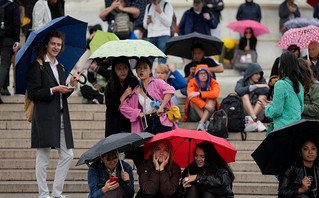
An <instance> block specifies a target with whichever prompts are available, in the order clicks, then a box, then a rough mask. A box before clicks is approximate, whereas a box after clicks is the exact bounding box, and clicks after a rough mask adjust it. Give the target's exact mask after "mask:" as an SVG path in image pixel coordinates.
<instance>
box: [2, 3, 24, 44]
mask: <svg viewBox="0 0 319 198" xmlns="http://www.w3.org/2000/svg"><path fill="white" fill-rule="evenodd" d="M6 2H8V1H7V0H0V6H2V5H4V4H5V3H6ZM4 24H5V37H6V38H12V39H13V40H14V42H19V41H20V24H21V22H20V8H19V5H18V4H17V3H10V4H8V5H7V6H6V7H5V10H4Z"/></svg>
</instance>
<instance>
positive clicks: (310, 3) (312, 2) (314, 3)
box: [307, 0, 319, 7]
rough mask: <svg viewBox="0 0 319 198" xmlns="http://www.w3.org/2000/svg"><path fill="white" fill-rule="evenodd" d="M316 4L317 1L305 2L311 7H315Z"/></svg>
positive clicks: (309, 0) (308, 0)
mask: <svg viewBox="0 0 319 198" xmlns="http://www.w3.org/2000/svg"><path fill="white" fill-rule="evenodd" d="M318 2H319V1H318V0H307V3H308V4H309V5H311V6H312V7H315V6H316V4H317V3H318Z"/></svg>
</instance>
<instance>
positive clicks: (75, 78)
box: [70, 67, 84, 87]
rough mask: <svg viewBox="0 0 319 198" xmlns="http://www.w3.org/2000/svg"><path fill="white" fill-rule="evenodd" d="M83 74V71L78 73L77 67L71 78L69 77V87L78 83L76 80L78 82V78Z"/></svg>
mask: <svg viewBox="0 0 319 198" xmlns="http://www.w3.org/2000/svg"><path fill="white" fill-rule="evenodd" d="M83 73H84V71H81V72H79V67H77V68H76V70H75V73H74V74H73V76H71V79H70V85H71V86H72V87H73V86H74V85H76V84H77V83H78V80H80V76H81V74H83Z"/></svg>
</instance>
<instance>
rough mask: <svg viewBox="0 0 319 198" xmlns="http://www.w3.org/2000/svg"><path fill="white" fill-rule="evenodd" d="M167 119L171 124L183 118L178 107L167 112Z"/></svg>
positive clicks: (173, 107)
mask: <svg viewBox="0 0 319 198" xmlns="http://www.w3.org/2000/svg"><path fill="white" fill-rule="evenodd" d="M167 117H168V119H169V121H171V122H175V121H176V120H179V119H181V118H182V116H181V112H180V111H179V108H178V106H171V108H169V109H168V110H167Z"/></svg>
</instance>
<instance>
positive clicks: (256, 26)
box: [226, 20, 269, 37]
mask: <svg viewBox="0 0 319 198" xmlns="http://www.w3.org/2000/svg"><path fill="white" fill-rule="evenodd" d="M226 27H228V28H230V29H232V30H233V31H235V32H239V33H240V34H244V32H245V29H246V28H249V27H250V28H252V29H253V31H254V35H255V37H258V36H261V35H263V34H268V33H269V30H268V28H267V27H266V26H264V25H263V24H261V23H259V22H258V21H254V20H241V21H235V22H232V23H230V24H228V25H227V26H226Z"/></svg>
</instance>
